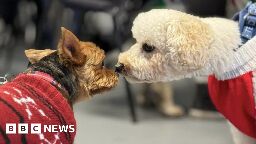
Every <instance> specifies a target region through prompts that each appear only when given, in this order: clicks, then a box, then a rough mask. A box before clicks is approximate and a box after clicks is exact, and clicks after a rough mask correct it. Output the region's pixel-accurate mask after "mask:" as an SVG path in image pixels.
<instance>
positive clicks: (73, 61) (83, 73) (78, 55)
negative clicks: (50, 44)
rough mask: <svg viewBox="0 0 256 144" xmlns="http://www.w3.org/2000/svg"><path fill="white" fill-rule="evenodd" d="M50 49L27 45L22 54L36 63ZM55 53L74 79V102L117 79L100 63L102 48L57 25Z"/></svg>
mask: <svg viewBox="0 0 256 144" xmlns="http://www.w3.org/2000/svg"><path fill="white" fill-rule="evenodd" d="M54 51H55V50H49V49H46V50H34V49H30V50H26V51H25V54H26V56H27V57H28V59H29V61H30V62H31V63H36V62H38V61H39V60H41V59H42V58H43V57H45V56H48V55H49V54H51V53H53V52H54ZM57 53H58V55H59V57H60V62H61V63H63V64H64V65H66V67H68V68H69V69H70V70H71V71H72V73H73V74H74V76H75V77H76V79H77V80H78V81H77V84H78V86H79V87H78V92H77V93H76V97H77V99H76V100H75V102H77V101H80V100H82V99H87V98H89V97H91V96H92V95H94V94H97V93H100V92H102V91H105V90H109V89H111V88H112V87H114V86H115V85H116V84H117V82H118V76H117V74H116V73H115V72H114V71H112V70H110V69H107V68H105V67H104V66H103V65H102V63H103V61H104V58H105V54H104V51H103V50H102V49H100V48H99V47H97V46H96V45H95V44H93V43H91V42H82V41H79V39H78V38H77V37H76V36H75V35H74V34H72V32H70V31H69V30H67V29H65V28H61V38H60V40H59V43H58V48H57Z"/></svg>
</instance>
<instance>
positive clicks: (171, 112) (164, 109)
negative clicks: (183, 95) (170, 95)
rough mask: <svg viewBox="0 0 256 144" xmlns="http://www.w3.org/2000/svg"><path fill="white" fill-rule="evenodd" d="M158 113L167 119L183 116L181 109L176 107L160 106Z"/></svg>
mask: <svg viewBox="0 0 256 144" xmlns="http://www.w3.org/2000/svg"><path fill="white" fill-rule="evenodd" d="M159 111H160V112H161V113H162V114H164V115H165V116H169V117H180V116H183V115H184V114H185V112H184V110H183V108H181V107H180V106H177V105H173V106H160V107H159Z"/></svg>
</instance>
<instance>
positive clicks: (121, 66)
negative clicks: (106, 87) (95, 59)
mask: <svg viewBox="0 0 256 144" xmlns="http://www.w3.org/2000/svg"><path fill="white" fill-rule="evenodd" d="M115 67H116V70H115V71H116V72H117V73H121V72H122V71H123V70H124V64H122V63H117V64H116V65H115Z"/></svg>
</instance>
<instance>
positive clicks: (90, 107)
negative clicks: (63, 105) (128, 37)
mask: <svg viewBox="0 0 256 144" xmlns="http://www.w3.org/2000/svg"><path fill="white" fill-rule="evenodd" d="M180 83H182V82H180ZM184 83H185V82H184ZM123 90H124V87H123V80H121V82H120V84H119V86H118V87H117V88H115V89H114V90H113V91H111V92H108V93H105V94H102V95H99V96H95V97H94V98H93V99H92V100H91V101H87V102H82V103H79V104H77V105H75V107H74V111H75V116H76V119H77V123H78V130H77V137H76V143H77V144H80V143H87V144H101V143H104V144H170V143H172V144H187V143H189V144H206V143H207V144H231V143H232V139H231V135H230V132H229V128H228V126H227V123H226V121H225V120H198V119H193V118H190V117H183V118H179V119H171V118H166V117H163V116H162V115H160V114H159V113H157V112H156V111H155V110H146V109H141V108H139V109H137V112H138V113H137V114H138V116H139V122H137V123H132V122H131V120H130V115H129V111H128V106H127V102H126V95H125V93H124V91H123Z"/></svg>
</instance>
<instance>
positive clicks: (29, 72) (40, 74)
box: [26, 69, 68, 95]
mask: <svg viewBox="0 0 256 144" xmlns="http://www.w3.org/2000/svg"><path fill="white" fill-rule="evenodd" d="M26 74H27V75H33V76H36V77H39V78H42V79H44V80H45V81H48V82H50V83H51V84H52V85H53V86H55V87H57V88H58V89H60V90H62V91H63V92H64V93H65V94H67V95H68V91H67V90H66V89H65V88H64V87H63V86H62V85H61V84H60V83H59V82H57V81H56V80H55V79H54V78H53V77H52V76H51V75H49V74H47V73H44V72H40V71H33V70H32V69H28V70H27V71H26Z"/></svg>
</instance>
